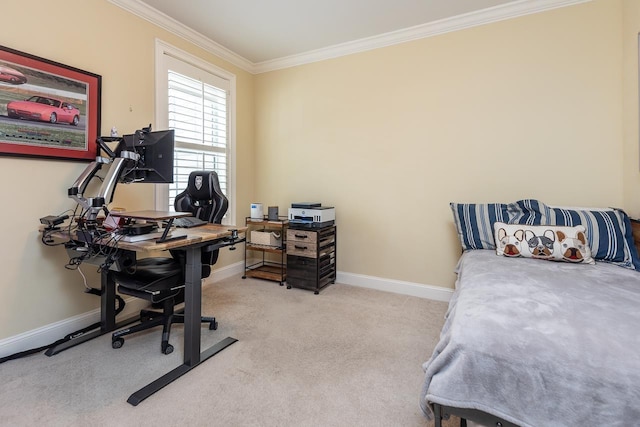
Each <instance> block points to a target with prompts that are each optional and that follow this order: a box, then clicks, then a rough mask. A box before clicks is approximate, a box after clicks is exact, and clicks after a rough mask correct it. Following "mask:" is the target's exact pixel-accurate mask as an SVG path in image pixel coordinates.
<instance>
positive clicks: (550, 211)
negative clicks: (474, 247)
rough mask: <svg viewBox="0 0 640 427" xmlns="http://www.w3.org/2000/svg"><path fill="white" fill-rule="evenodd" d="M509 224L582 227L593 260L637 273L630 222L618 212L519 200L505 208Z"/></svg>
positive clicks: (637, 258)
mask: <svg viewBox="0 0 640 427" xmlns="http://www.w3.org/2000/svg"><path fill="white" fill-rule="evenodd" d="M508 211H509V215H510V218H511V221H510V222H511V223H512V224H528V225H565V226H571V227H573V226H576V225H583V226H584V227H585V229H586V234H587V240H588V241H589V243H590V246H591V252H592V256H593V258H595V259H596V260H602V261H607V262H611V263H613V264H616V265H619V266H621V267H626V268H630V269H634V270H640V258H639V257H638V252H637V250H636V247H635V245H634V242H633V235H632V230H631V222H630V220H629V217H628V216H627V214H626V213H625V212H624V211H622V210H620V209H613V208H608V209H584V208H563V207H551V206H547V205H545V204H544V203H542V202H540V201H538V200H531V199H526V200H519V201H517V202H515V203H511V204H510V205H509V207H508Z"/></svg>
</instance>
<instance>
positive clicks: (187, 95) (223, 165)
mask: <svg viewBox="0 0 640 427" xmlns="http://www.w3.org/2000/svg"><path fill="white" fill-rule="evenodd" d="M167 77H168V125H169V128H171V129H174V130H175V155H174V182H173V184H170V185H169V200H168V202H169V206H168V207H169V210H171V211H172V210H174V208H173V202H174V200H175V197H176V195H177V194H178V193H180V192H182V191H183V190H184V189H185V188H186V186H187V180H188V178H189V174H190V173H191V171H194V170H203V169H204V170H214V171H216V172H217V174H218V179H219V180H220V187H221V189H222V191H223V193H225V194H228V178H229V176H228V175H229V174H228V170H229V168H228V164H229V131H228V129H229V108H228V98H229V93H228V91H227V90H225V89H223V88H219V87H216V86H213V85H211V84H208V83H205V82H202V81H201V80H198V79H194V78H191V77H189V76H186V75H183V74H180V73H178V72H176V71H173V70H168V76H167Z"/></svg>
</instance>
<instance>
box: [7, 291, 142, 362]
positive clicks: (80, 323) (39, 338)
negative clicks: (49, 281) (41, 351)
mask: <svg viewBox="0 0 640 427" xmlns="http://www.w3.org/2000/svg"><path fill="white" fill-rule="evenodd" d="M124 302H125V306H124V310H122V313H120V314H119V315H118V319H120V318H122V319H126V318H127V317H130V316H134V315H135V314H136V313H138V312H139V311H140V310H141V309H143V308H145V307H147V306H148V303H147V302H146V301H145V300H141V299H138V298H134V297H128V298H125V299H124ZM99 321H100V308H96V309H95V310H91V311H89V312H87V313H82V314H79V315H77V316H73V317H69V318H68V319H64V320H61V321H59V322H55V323H51V324H49V325H46V326H43V327H41V328H37V329H32V330H30V331H27V332H24V333H22V334H19V335H14V336H12V337H9V338H5V339H3V340H0V357H6V356H9V355H10V354H14V353H18V352H21V351H26V350H29V349H32V348H39V347H43V346H45V345H49V344H52V343H54V342H56V341H57V340H59V339H61V338H64V337H65V336H67V335H68V334H70V333H72V332H75V331H78V330H80V329H82V328H86V327H87V326H89V325H92V324H94V323H96V322H99Z"/></svg>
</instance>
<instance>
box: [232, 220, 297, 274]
mask: <svg viewBox="0 0 640 427" xmlns="http://www.w3.org/2000/svg"><path fill="white" fill-rule="evenodd" d="M245 224H246V226H247V232H246V236H247V241H246V244H245V251H244V275H243V276H242V278H243V279H246V278H247V277H255V278H258V279H265V280H272V281H274V282H279V283H280V286H282V285H284V282H285V281H286V280H287V264H286V259H285V255H286V247H287V240H286V237H287V234H286V233H287V226H288V225H289V220H288V219H286V218H279V219H278V220H269V219H266V218H265V219H255V218H251V217H247V218H246V220H245ZM252 231H257V232H259V233H252ZM271 233H277V234H279V235H280V236H281V240H280V241H279V242H275V241H268V240H267V241H265V239H263V238H264V237H266V238H269V234H271ZM252 234H253V237H252ZM258 237H260V239H259V240H257V238H258ZM252 240H253V241H252Z"/></svg>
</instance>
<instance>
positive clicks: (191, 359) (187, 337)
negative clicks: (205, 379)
mask: <svg viewBox="0 0 640 427" xmlns="http://www.w3.org/2000/svg"><path fill="white" fill-rule="evenodd" d="M200 253H201V252H200V249H199V248H193V247H191V248H187V250H186V255H187V257H186V258H187V265H186V271H185V289H184V364H185V365H187V366H195V365H197V364H198V363H200V316H201V313H202V259H201V255H200Z"/></svg>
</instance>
